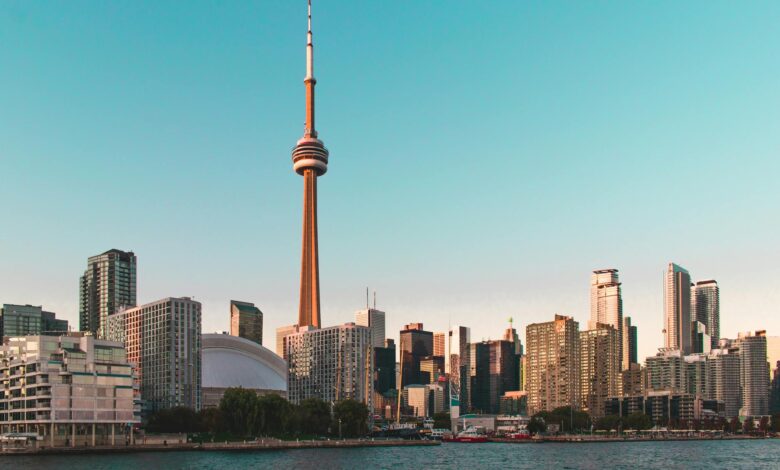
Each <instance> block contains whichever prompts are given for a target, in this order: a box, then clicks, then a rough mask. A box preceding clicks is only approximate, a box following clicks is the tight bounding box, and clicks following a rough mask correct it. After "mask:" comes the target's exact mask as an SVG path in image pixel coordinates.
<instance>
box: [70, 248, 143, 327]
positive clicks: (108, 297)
mask: <svg viewBox="0 0 780 470" xmlns="http://www.w3.org/2000/svg"><path fill="white" fill-rule="evenodd" d="M79 284H80V295H79V330H80V331H90V332H92V334H94V335H97V336H98V337H99V338H105V337H106V319H107V318H108V316H109V315H111V314H113V313H115V312H117V311H118V310H119V309H120V308H122V307H126V308H129V307H135V305H136V256H135V254H134V253H133V252H132V251H128V252H125V251H121V250H116V249H112V250H108V251H106V252H105V253H101V254H99V255H96V256H91V257H90V258H89V259H88V260H87V270H86V271H84V275H83V276H81V280H80V283H79Z"/></svg>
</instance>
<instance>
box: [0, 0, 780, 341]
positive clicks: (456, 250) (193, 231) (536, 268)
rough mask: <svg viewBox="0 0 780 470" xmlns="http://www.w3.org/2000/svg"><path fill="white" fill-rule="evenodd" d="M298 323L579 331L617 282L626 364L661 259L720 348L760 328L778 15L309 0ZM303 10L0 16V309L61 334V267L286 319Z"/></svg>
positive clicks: (10, 11)
mask: <svg viewBox="0 0 780 470" xmlns="http://www.w3.org/2000/svg"><path fill="white" fill-rule="evenodd" d="M314 14H315V18H314V21H315V41H316V48H317V49H316V76H317V78H318V88H317V90H318V103H317V104H318V107H317V113H318V120H317V124H318V128H319V130H320V136H321V137H322V139H323V140H324V141H325V143H326V145H327V146H328V147H329V149H330V151H331V163H330V167H329V171H328V173H327V175H325V176H324V177H323V178H322V179H321V180H320V184H319V191H320V192H319V197H320V207H319V209H320V249H321V259H320V263H321V273H322V281H321V282H322V289H323V296H322V303H323V309H324V316H323V321H324V323H325V324H336V323H339V322H344V321H349V320H351V319H352V318H353V312H354V311H355V310H356V309H358V308H360V307H362V306H363V304H364V296H365V286H367V285H368V286H371V288H372V290H373V289H376V290H377V291H378V303H379V305H378V306H379V307H380V308H382V309H384V310H386V311H387V313H388V321H389V330H390V331H391V332H393V334H394V335H397V330H398V328H399V327H400V326H401V325H402V324H404V323H406V322H410V321H422V322H424V323H425V325H426V326H427V327H428V329H432V330H443V329H444V328H446V327H447V324H448V323H452V324H458V323H460V324H466V325H469V326H471V327H472V334H473V337H474V339H475V340H479V339H481V338H488V337H493V338H495V337H498V336H499V335H500V334H501V332H502V330H503V328H505V324H506V318H507V317H509V316H510V315H511V316H513V317H514V318H515V324H516V326H518V327H519V328H520V329H521V330H523V331H524V329H525V325H526V324H528V323H531V322H538V321H547V320H549V319H551V318H552V315H553V314H554V313H556V312H558V313H562V314H568V315H573V316H574V317H575V318H576V319H577V320H579V321H580V323H581V326H583V327H584V326H585V324H586V323H587V320H588V312H589V310H588V309H589V298H588V283H589V275H590V271H591V270H592V269H596V268H605V267H616V268H618V269H620V271H621V277H622V280H623V288H624V291H623V292H624V299H625V300H624V303H625V311H626V314H628V315H631V316H632V317H634V322H635V324H637V325H638V327H639V335H640V355H641V356H644V355H647V354H651V353H652V352H653V351H654V350H655V348H657V347H658V346H661V345H662V344H661V343H662V336H661V328H662V275H663V271H664V269H665V266H666V263H667V262H669V261H675V262H677V263H678V264H680V265H682V266H684V267H686V268H687V269H688V270H689V271H690V272H691V274H692V275H693V277H694V279H706V278H714V279H717V280H718V281H719V282H720V284H721V297H722V311H721V316H722V330H721V331H722V332H723V335H725V336H734V335H736V333H737V331H743V330H754V329H760V328H766V329H767V330H768V333H769V334H774V335H778V334H780V315H778V313H780V312H778V308H779V307H778V305H780V293H779V289H778V281H779V280H780V249H778V244H777V243H778V235H779V233H778V232H780V220H779V218H778V212H779V209H778V203H779V202H780V191H779V190H778V187H780V184H778V182H777V178H778V173H779V172H780V163H778V155H780V87H778V84H779V83H780V60H778V53H779V51H780V29H779V28H778V24H779V23H780V3H779V2H774V1H767V2H757V1H756V2H728V1H726V2H717V1H716V2H711V1H706V2H693V1H689V2H660V1H659V2H623V1H615V2H570V1H566V2H533V3H530V2H527V3H526V2H523V3H521V2H515V1H491V2H472V1H419V0H406V1H394V2H378V1H376V2H374V1H372V2H367V1H351V2H349V1H336V0H315V5H314ZM305 15H306V2H305V1H304V0H297V1H292V0H285V1H253V2H239V1H231V2H213V1H208V2H206V1H194V2H178V1H176V2H165V1H163V2H160V1H154V2H141V1H106V2H98V1H89V2H80V1H72V2H45V1H39V2H26V1H8V0H7V1H4V2H2V4H0V214H1V215H2V219H0V220H2V226H0V263H1V264H2V269H0V302H7V303H32V304H43V305H44V306H46V307H48V308H50V309H52V310H55V311H56V312H58V313H59V314H61V315H62V316H64V317H65V318H67V319H69V320H71V321H72V322H73V323H74V324H77V318H76V317H77V311H78V295H77V294H78V290H77V286H78V277H79V275H80V274H81V273H82V272H83V270H84V268H85V266H86V258H87V257H88V256H90V255H94V254H97V253H100V252H102V251H104V250H107V249H110V248H119V249H125V250H134V251H135V252H136V253H137V255H138V257H139V274H138V276H139V278H138V280H139V301H140V302H149V301H153V300H156V299H158V298H161V297H165V296H184V295H192V296H195V298H196V299H197V300H200V301H201V302H203V305H204V331H214V330H223V329H227V327H228V319H227V317H228V302H229V300H230V299H240V300H247V301H253V302H255V303H256V304H257V305H258V306H259V307H260V308H261V309H262V310H263V311H264V312H265V314H266V333H265V343H266V344H267V345H269V346H271V347H273V346H272V345H273V341H274V329H275V328H276V327H277V326H279V325H281V324H289V323H292V322H294V321H295V319H296V318H297V297H298V276H299V269H300V242H301V240H300V237H301V197H302V181H301V178H300V177H299V176H297V175H296V174H294V173H293V171H292V165H291V161H290V149H291V147H292V146H293V145H294V144H295V141H296V139H297V138H299V136H300V135H301V134H302V130H303V111H304V108H303V91H304V90H303V84H302V79H303V76H304V72H305V68H304V57H305V53H304V45H305V25H306V18H305Z"/></svg>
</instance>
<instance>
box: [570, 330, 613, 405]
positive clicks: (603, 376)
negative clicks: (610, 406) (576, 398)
mask: <svg viewBox="0 0 780 470" xmlns="http://www.w3.org/2000/svg"><path fill="white" fill-rule="evenodd" d="M620 352H621V351H620V348H619V347H618V335H617V330H615V328H614V327H613V326H612V325H604V324H601V323H597V324H596V329H593V330H587V331H581V332H580V396H581V398H582V406H583V409H584V410H586V411H587V412H588V413H590V415H591V416H593V417H602V416H604V401H605V400H606V399H607V398H609V397H613V396H616V395H618V394H619V393H620V388H621V387H620V384H621V382H620Z"/></svg>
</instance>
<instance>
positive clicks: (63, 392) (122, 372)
mask: <svg viewBox="0 0 780 470" xmlns="http://www.w3.org/2000/svg"><path fill="white" fill-rule="evenodd" d="M0 387H1V388H2V390H4V391H3V392H2V393H0V432H1V433H9V432H31V433H36V434H38V436H40V437H41V439H42V443H41V445H45V446H50V447H55V446H76V445H78V446H85V445H92V446H94V445H108V444H112V445H113V444H119V443H120V442H121V443H124V442H128V441H130V440H131V435H130V433H131V432H132V431H131V430H132V425H134V424H137V423H139V422H140V414H139V412H138V410H137V409H136V407H135V405H134V401H133V371H132V367H131V364H130V363H129V362H128V360H127V355H126V352H125V348H124V347H123V346H122V344H121V343H117V342H112V341H104V340H97V339H95V338H94V337H93V336H91V335H86V336H84V335H80V336H23V337H12V338H9V340H8V341H7V342H6V344H4V345H3V346H2V348H0Z"/></svg>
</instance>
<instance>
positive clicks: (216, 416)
mask: <svg viewBox="0 0 780 470" xmlns="http://www.w3.org/2000/svg"><path fill="white" fill-rule="evenodd" d="M368 416H369V412H368V407H367V406H366V405H365V404H364V403H362V402H359V401H356V400H343V401H340V402H337V403H333V404H331V403H328V402H326V401H324V400H321V399H319V398H307V399H305V400H303V401H301V403H300V404H297V405H296V404H293V403H290V402H289V401H288V400H286V399H285V398H283V397H281V396H279V395H277V394H268V395H262V396H261V395H258V394H257V393H255V392H254V391H252V390H247V389H244V388H240V387H239V388H229V389H227V390H226V391H225V394H224V395H223V396H222V400H221V401H220V403H219V406H218V407H217V408H205V409H203V410H201V411H200V412H195V411H194V410H192V409H191V408H187V407H176V408H170V409H164V410H159V411H157V412H155V413H152V414H151V415H150V416H149V418H148V420H147V423H146V426H145V429H146V430H147V431H149V432H153V433H208V434H211V435H212V436H214V435H217V436H228V437H233V438H242V439H246V438H256V437H261V436H264V437H277V438H295V437H324V436H333V437H361V436H365V435H367V434H368V431H369V430H368Z"/></svg>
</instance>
